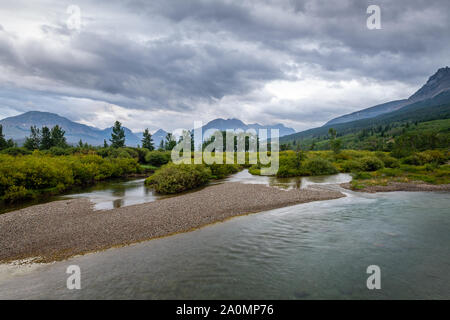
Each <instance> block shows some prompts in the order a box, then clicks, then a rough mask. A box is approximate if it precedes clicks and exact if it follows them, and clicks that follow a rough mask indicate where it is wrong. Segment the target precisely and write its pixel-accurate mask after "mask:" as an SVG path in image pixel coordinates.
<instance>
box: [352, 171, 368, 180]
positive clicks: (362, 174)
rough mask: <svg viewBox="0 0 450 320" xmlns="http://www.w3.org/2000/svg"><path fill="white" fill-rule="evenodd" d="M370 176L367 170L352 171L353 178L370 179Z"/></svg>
mask: <svg viewBox="0 0 450 320" xmlns="http://www.w3.org/2000/svg"><path fill="white" fill-rule="evenodd" d="M370 178H372V176H371V174H370V173H368V172H361V171H360V172H354V173H353V179H356V180H365V179H370Z"/></svg>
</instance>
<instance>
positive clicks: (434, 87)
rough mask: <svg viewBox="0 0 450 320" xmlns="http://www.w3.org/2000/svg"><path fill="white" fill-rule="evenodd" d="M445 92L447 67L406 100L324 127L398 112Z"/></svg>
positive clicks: (449, 82) (449, 71)
mask: <svg viewBox="0 0 450 320" xmlns="http://www.w3.org/2000/svg"><path fill="white" fill-rule="evenodd" d="M446 91H450V68H449V67H445V68H440V69H439V70H438V71H437V72H436V73H435V74H434V75H432V76H431V77H430V78H429V79H428V81H427V83H426V84H425V85H423V86H422V87H421V88H420V89H419V90H417V91H416V92H415V93H414V94H413V95H412V96H410V97H409V98H408V99H404V100H396V101H391V102H387V103H383V104H379V105H376V106H374V107H370V108H367V109H363V110H360V111H356V112H353V113H350V114H346V115H343V116H340V117H337V118H334V119H332V120H330V121H328V122H327V123H326V124H325V125H324V126H328V125H332V124H333V125H334V124H338V123H345V122H350V121H355V120H361V119H367V118H373V117H377V116H379V115H381V114H384V113H389V112H393V111H395V110H399V109H401V108H403V107H405V106H407V105H410V104H413V103H415V102H419V101H424V100H427V99H431V98H433V97H436V96H437V95H439V94H441V93H443V92H446Z"/></svg>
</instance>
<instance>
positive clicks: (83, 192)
mask: <svg viewBox="0 0 450 320" xmlns="http://www.w3.org/2000/svg"><path fill="white" fill-rule="evenodd" d="M144 181H145V179H131V180H130V179H127V180H123V179H122V180H120V179H119V180H112V181H102V182H98V183H96V184H95V185H94V186H89V187H85V188H83V189H81V188H78V189H75V190H73V191H72V192H71V193H69V194H65V195H62V196H53V197H41V198H40V199H37V200H35V201H30V202H25V203H21V204H17V205H6V206H5V205H3V206H2V205H0V214H1V213H4V212H8V211H13V210H18V209H21V208H23V207H27V206H31V205H35V204H40V203H46V202H51V201H57V200H61V199H67V198H88V199H89V200H91V201H92V202H93V203H94V208H95V209H97V210H107V209H113V208H119V207H124V206H130V205H134V204H140V203H146V202H151V201H155V200H158V199H161V198H165V197H169V196H162V195H159V194H157V193H155V192H154V191H153V190H152V189H151V188H148V187H146V186H145V184H144ZM224 181H232V182H241V183H257V184H267V185H270V186H273V187H279V188H283V189H290V188H305V187H306V186H308V185H311V184H329V183H343V182H348V181H351V176H350V175H348V174H336V175H331V176H321V177H303V178H300V177H297V178H284V179H279V178H276V177H265V176H252V175H251V174H250V173H248V171H247V170H243V171H241V172H238V173H237V174H234V175H232V176H230V177H229V178H227V179H223V180H219V181H214V182H212V183H211V184H217V183H223V182H224ZM194 191H195V190H194Z"/></svg>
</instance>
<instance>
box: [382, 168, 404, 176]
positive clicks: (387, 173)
mask: <svg viewBox="0 0 450 320" xmlns="http://www.w3.org/2000/svg"><path fill="white" fill-rule="evenodd" d="M380 173H381V174H382V175H385V176H387V177H399V176H401V175H402V171H401V170H400V169H396V168H384V169H381V170H380Z"/></svg>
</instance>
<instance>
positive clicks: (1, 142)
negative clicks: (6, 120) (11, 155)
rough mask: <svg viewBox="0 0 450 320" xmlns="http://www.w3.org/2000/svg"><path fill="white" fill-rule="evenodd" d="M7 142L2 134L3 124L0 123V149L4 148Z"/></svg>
mask: <svg viewBox="0 0 450 320" xmlns="http://www.w3.org/2000/svg"><path fill="white" fill-rule="evenodd" d="M7 147H8V142H6V139H5V135H4V134H3V126H2V125H1V124H0V150H3V149H6V148H7Z"/></svg>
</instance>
